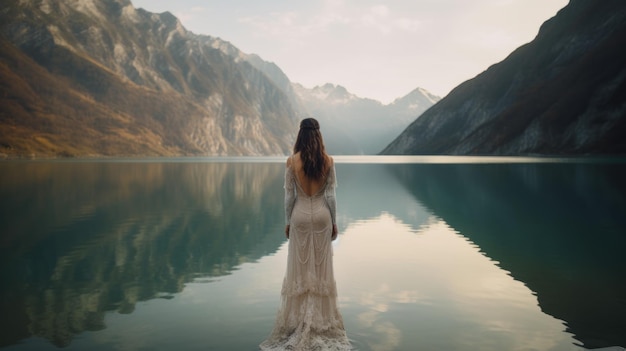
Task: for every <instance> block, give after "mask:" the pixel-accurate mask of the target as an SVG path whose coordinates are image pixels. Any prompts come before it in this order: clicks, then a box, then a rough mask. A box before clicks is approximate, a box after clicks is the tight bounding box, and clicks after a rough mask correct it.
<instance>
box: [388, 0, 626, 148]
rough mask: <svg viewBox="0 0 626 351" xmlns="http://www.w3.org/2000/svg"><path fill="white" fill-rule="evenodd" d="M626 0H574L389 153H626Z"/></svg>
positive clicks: (447, 100) (439, 105) (407, 132)
mask: <svg viewBox="0 0 626 351" xmlns="http://www.w3.org/2000/svg"><path fill="white" fill-rule="evenodd" d="M625 47H626V2H624V1H621V0H606V1H592V0H571V1H570V2H569V4H568V5H567V6H566V7H564V8H563V9H562V10H561V11H559V12H558V14H557V15H556V16H555V17H553V18H552V19H550V20H548V21H547V22H545V23H544V24H543V25H542V26H541V28H540V30H539V33H538V35H537V36H536V38H535V39H534V40H533V41H532V42H530V43H528V44H526V45H524V46H522V47H520V48H518V49H517V50H515V51H514V52H513V53H511V54H510V55H509V56H508V57H507V58H506V59H505V60H504V61H502V62H500V63H498V64H495V65H493V66H491V67H489V68H488V69H487V70H486V71H485V72H483V73H481V74H479V75H478V76H476V77H475V78H473V79H471V80H469V81H466V82H465V83H463V84H461V85H459V86H458V87H457V88H455V89H454V90H453V91H452V92H451V93H450V94H449V95H447V96H446V97H445V98H444V99H442V100H441V101H440V102H439V103H437V104H436V105H435V106H433V107H432V108H431V109H429V110H428V111H426V112H425V113H424V114H423V115H422V116H421V117H420V118H419V119H417V120H415V121H414V122H413V123H411V125H410V126H409V127H408V128H407V129H406V130H405V131H403V132H402V134H400V136H398V137H397V138H396V139H395V140H394V141H393V142H392V143H391V144H389V145H388V146H387V147H386V148H385V149H384V150H383V151H382V153H383V154H456V155H480V154H490V155H520V154H557V155H583V154H625V153H626V64H625V63H626V50H624V48H625Z"/></svg>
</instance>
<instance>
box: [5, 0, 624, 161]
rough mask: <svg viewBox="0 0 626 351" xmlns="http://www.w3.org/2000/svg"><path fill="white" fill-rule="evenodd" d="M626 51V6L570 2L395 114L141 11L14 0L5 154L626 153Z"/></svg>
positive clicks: (119, 1) (121, 2)
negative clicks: (316, 133)
mask: <svg viewBox="0 0 626 351" xmlns="http://www.w3.org/2000/svg"><path fill="white" fill-rule="evenodd" d="M624 47H626V2H624V1H621V0H603V1H592V0H571V1H570V3H569V4H568V5H567V6H566V7H565V8H564V9H562V10H561V11H560V12H559V13H558V14H557V15H556V16H555V17H554V18H552V19H550V20H548V21H547V22H546V23H544V25H543V26H542V27H541V29H540V31H539V34H538V35H537V37H536V38H535V40H533V41H532V42H531V43H529V44H526V45H524V46H522V47H520V48H519V49H517V50H515V51H514V52H513V53H512V54H511V55H509V57H507V58H506V59H505V60H504V61H502V62H500V63H498V64H495V65H493V66H491V67H490V68H489V69H487V70H486V71H485V72H483V73H481V74H479V75H478V76H476V77H475V78H474V79H471V80H469V81H467V82H465V83H463V84H461V85H459V86H458V87H457V88H455V89H454V90H453V91H452V92H451V93H450V94H449V95H448V96H446V97H445V98H443V99H441V100H440V98H439V97H436V96H433V95H432V94H430V93H429V92H428V91H426V90H424V89H420V88H417V89H415V90H414V91H413V92H411V93H409V94H408V95H407V96H405V97H402V98H399V99H397V100H395V101H394V102H392V103H391V104H388V105H383V104H382V103H380V102H378V101H375V100H371V99H364V98H359V97H357V96H354V95H353V94H351V93H350V92H348V91H347V90H346V89H345V88H343V87H341V86H338V85H334V84H326V85H323V86H317V87H313V88H310V89H309V88H305V87H303V86H301V85H299V84H297V83H294V82H291V81H290V80H289V78H288V77H287V76H286V75H285V74H284V73H283V72H282V70H281V69H280V68H279V67H278V66H277V65H276V64H274V63H271V62H266V61H264V60H263V59H262V58H260V57H259V56H257V55H254V54H245V53H243V52H241V51H240V50H239V49H238V48H237V47H235V46H234V45H232V44H231V43H229V42H227V41H224V40H222V39H219V38H214V37H211V36H207V35H196V34H194V33H192V32H189V31H187V30H186V29H185V28H184V27H183V26H182V25H181V23H180V21H178V19H177V18H176V17H174V16H173V15H172V14H170V13H168V12H165V13H161V14H154V13H150V12H147V11H145V10H143V9H135V8H134V7H133V6H132V4H131V2H130V1H129V0H81V1H77V0H5V1H4V2H3V6H2V9H1V10H0V157H59V156H61V157H68V156H80V157H84V156H185V155H194V156H220V155H232V156H236V155H250V156H252V155H286V154H288V153H290V151H291V148H292V146H293V143H294V140H295V137H296V133H297V128H298V122H299V120H300V119H301V118H303V117H307V116H313V117H316V118H318V119H319V120H320V122H321V124H322V130H323V133H324V138H325V142H326V145H327V149H328V151H329V152H330V153H332V154H376V153H379V152H381V150H383V151H382V154H459V155H465V154H471V155H482V154H484V155H487V154H489V155H527V154H544V155H545V154H558V155H579V154H625V153H626V137H625V136H626V117H625V115H626V105H625V104H626V88H625V87H626V64H625V62H626V50H624V49H623V48H624Z"/></svg>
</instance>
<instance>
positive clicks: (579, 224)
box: [394, 163, 626, 348]
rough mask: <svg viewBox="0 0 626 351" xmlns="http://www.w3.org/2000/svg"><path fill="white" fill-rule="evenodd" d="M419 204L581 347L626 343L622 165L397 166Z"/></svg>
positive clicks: (624, 173)
mask: <svg viewBox="0 0 626 351" xmlns="http://www.w3.org/2000/svg"><path fill="white" fill-rule="evenodd" d="M394 171H395V172H396V174H397V175H398V177H399V178H400V179H401V180H402V181H403V182H404V184H405V185H406V187H407V189H409V190H410V191H411V192H412V193H413V194H414V195H415V196H416V197H417V198H418V200H419V201H420V202H422V203H423V204H424V205H425V206H427V207H428V208H429V209H430V210H432V211H433V212H434V213H435V214H436V215H438V216H440V217H441V218H443V219H444V220H445V221H446V222H447V223H448V224H450V225H451V226H452V227H454V228H455V229H457V230H458V231H459V232H460V233H461V234H463V235H465V236H467V237H468V238H469V239H470V240H472V241H473V242H474V243H476V244H477V245H478V246H479V247H480V248H481V250H482V251H483V252H484V253H485V254H486V255H487V256H489V257H490V258H492V259H493V260H495V261H497V262H499V265H500V266H501V267H502V268H504V269H506V270H508V271H510V272H511V275H512V276H513V277H514V278H515V279H518V280H520V281H522V282H524V283H525V284H526V285H527V286H528V287H529V288H530V289H531V290H533V291H534V292H535V293H536V294H537V298H538V301H539V304H540V307H541V308H542V310H543V311H544V312H546V313H548V314H550V315H553V316H555V317H557V318H559V319H561V320H564V321H565V322H566V323H567V326H568V329H569V331H571V332H572V333H573V334H575V336H576V338H577V339H578V340H580V341H581V342H582V343H583V345H584V346H585V347H590V348H593V347H604V346H612V345H619V346H622V347H624V346H626V334H624V330H626V305H625V304H624V301H626V280H624V277H626V262H625V261H624V248H625V247H626V218H625V216H624V214H625V213H626V184H625V183H624V179H626V164H599V163H586V164H585V163H582V164H492V165H485V164H482V165H477V164H473V165H427V164H421V165H403V166H395V168H394Z"/></svg>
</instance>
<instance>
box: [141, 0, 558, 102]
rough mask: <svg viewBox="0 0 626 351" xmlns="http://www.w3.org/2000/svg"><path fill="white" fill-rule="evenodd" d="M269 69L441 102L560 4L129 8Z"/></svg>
mask: <svg viewBox="0 0 626 351" xmlns="http://www.w3.org/2000/svg"><path fill="white" fill-rule="evenodd" d="M131 1H132V3H133V5H134V6H135V7H137V8H144V9H145V10H147V11H150V12H157V13H160V12H164V11H169V12H171V13H173V14H174V15H175V16H176V17H178V19H179V20H180V21H181V22H182V24H183V26H184V27H185V28H186V29H188V30H190V31H192V32H194V33H195V34H205V35H210V36H213V37H219V38H221V39H222V40H225V41H228V42H230V43H231V44H233V45H235V46H236V47H237V48H239V49H240V50H241V51H243V52H245V53H248V54H257V55H259V56H260V57H261V58H263V59H264V60H265V61H270V62H274V63H275V64H276V65H278V67H280V68H281V69H282V70H283V72H284V73H285V74H286V75H287V76H288V77H289V79H290V80H291V81H292V82H296V83H300V84H302V85H303V86H305V87H307V88H313V87H315V86H317V85H323V84H325V83H333V84H336V85H341V86H343V87H345V88H346V89H348V91H350V92H351V93H353V94H355V95H357V96H359V97H362V98H371V99H375V100H378V101H381V102H382V103H385V104H387V103H390V102H392V101H393V100H394V99H396V98H400V97H403V96H405V95H406V94H408V93H410V92H411V91H413V90H414V89H416V88H418V87H420V88H423V89H426V90H428V91H430V92H431V93H433V94H435V95H438V96H440V97H444V96H445V95H447V94H448V93H449V92H450V91H451V90H452V89H453V88H455V87H456V86H457V85H459V84H461V83H463V82H464V81H466V80H468V79H471V78H473V77H475V76H476V75H478V74H480V73H481V72H483V71H484V70H486V69H487V68H488V67H489V66H491V65H492V64H495V63H497V62H500V61H502V60H503V59H505V58H506V57H507V56H508V55H509V54H510V53H511V52H512V51H513V50H515V49H516V48H518V47H519V46H521V45H523V44H525V43H528V42H530V41H532V39H533V38H534V37H535V36H536V35H537V32H538V31H539V27H540V26H541V24H542V23H543V22H545V21H546V20H548V19H549V18H551V17H553V16H554V15H555V14H556V13H557V12H558V10H560V9H561V8H563V7H564V6H565V5H567V3H568V0H264V1H260V0H177V1H171V0H131Z"/></svg>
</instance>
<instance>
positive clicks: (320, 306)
mask: <svg viewBox="0 0 626 351" xmlns="http://www.w3.org/2000/svg"><path fill="white" fill-rule="evenodd" d="M319 128H320V126H319V123H318V122H317V120H315V119H314V118H306V119H304V120H302V122H301V123H300V131H299V132H298V138H297V140H296V144H295V145H294V148H293V155H291V156H290V157H289V158H288V159H287V166H286V169H285V217H286V226H285V235H286V236H287V239H289V253H288V257H287V272H286V274H285V279H284V281H283V287H282V291H281V298H282V303H281V307H280V309H279V310H278V315H277V317H276V324H275V326H274V330H273V331H272V333H271V335H270V337H269V338H268V339H267V340H266V341H264V342H263V343H262V344H261V349H262V350H303V351H304V350H350V349H351V346H350V341H349V340H348V337H347V335H346V332H345V330H344V326H343V319H342V317H341V314H340V313H339V309H338V308H337V288H336V284H335V277H334V274H333V261H332V256H333V253H332V245H331V241H332V240H335V238H336V237H337V223H336V201H335V185H336V180H335V164H334V161H333V159H332V157H330V156H329V155H328V154H326V150H325V148H324V142H323V140H322V134H321V133H320V130H319Z"/></svg>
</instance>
